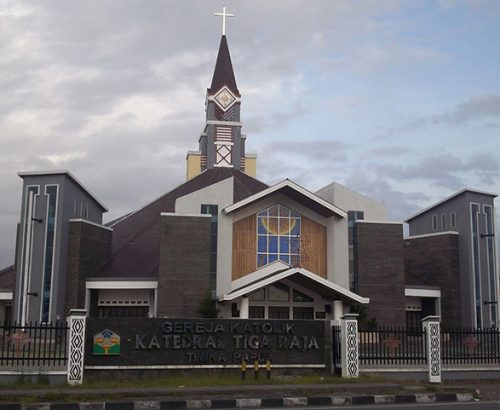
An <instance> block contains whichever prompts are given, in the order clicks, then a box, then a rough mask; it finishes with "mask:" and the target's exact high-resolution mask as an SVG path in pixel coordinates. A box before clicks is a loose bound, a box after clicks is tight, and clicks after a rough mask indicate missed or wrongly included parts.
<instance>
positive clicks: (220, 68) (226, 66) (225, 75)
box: [208, 36, 240, 97]
mask: <svg viewBox="0 0 500 410" xmlns="http://www.w3.org/2000/svg"><path fill="white" fill-rule="evenodd" d="M223 86H226V87H227V88H229V89H230V90H231V91H232V92H233V93H234V94H235V95H237V96H238V97H240V92H239V91H238V87H237V86H236V79H235V78H234V72H233V65H232V64H231V56H230V55H229V47H228V46H227V39H226V36H222V37H221V39H220V45H219V54H218V55H217V62H216V63H215V70H214V76H213V78H212V85H211V86H210V88H209V89H208V92H209V94H213V93H216V92H217V91H219V90H220V89H221V88H222V87H223Z"/></svg>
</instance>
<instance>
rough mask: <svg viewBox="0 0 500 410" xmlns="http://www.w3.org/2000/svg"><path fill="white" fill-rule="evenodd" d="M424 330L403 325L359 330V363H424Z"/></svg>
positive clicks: (385, 364) (399, 364)
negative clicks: (407, 327)
mask: <svg viewBox="0 0 500 410" xmlns="http://www.w3.org/2000/svg"><path fill="white" fill-rule="evenodd" d="M424 337H425V334H424V331H423V330H421V331H415V329H410V330H408V329H406V328H404V327H379V328H377V329H376V330H363V329H362V330H360V331H359V360H360V364H361V365H384V366H387V365H389V366H390V365H398V366H402V365H425V363H426V348H425V343H424V341H425V338H424Z"/></svg>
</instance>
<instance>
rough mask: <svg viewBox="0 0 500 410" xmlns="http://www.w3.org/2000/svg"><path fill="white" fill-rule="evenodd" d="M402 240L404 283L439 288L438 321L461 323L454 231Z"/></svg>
mask: <svg viewBox="0 0 500 410" xmlns="http://www.w3.org/2000/svg"><path fill="white" fill-rule="evenodd" d="M404 243H405V248H404V251H405V276H406V285H409V286H411V285H415V286H435V287H439V288H440V289H441V323H442V324H443V325H444V326H448V327H460V326H461V310H462V304H461V297H460V271H459V253H458V234H452V233H444V234H437V235H430V236H423V237H417V238H411V237H410V238H408V239H406V240H405V241H404Z"/></svg>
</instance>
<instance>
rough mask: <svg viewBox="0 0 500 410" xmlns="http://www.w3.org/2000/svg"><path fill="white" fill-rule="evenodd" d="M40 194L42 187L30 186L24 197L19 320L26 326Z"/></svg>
mask: <svg viewBox="0 0 500 410" xmlns="http://www.w3.org/2000/svg"><path fill="white" fill-rule="evenodd" d="M39 193H40V187H39V186H38V185H37V186H28V187H27V188H26V194H25V197H24V222H23V234H22V235H23V239H22V241H23V243H22V254H21V258H22V260H21V281H20V283H21V286H20V287H19V309H18V310H17V311H18V320H19V321H20V322H21V323H22V325H23V326H24V323H25V320H26V315H27V313H28V309H27V307H28V303H29V299H28V300H26V296H27V293H28V292H29V289H28V286H29V283H30V270H31V255H32V247H33V224H34V221H33V218H34V216H35V202H36V201H35V197H37V196H38V195H39Z"/></svg>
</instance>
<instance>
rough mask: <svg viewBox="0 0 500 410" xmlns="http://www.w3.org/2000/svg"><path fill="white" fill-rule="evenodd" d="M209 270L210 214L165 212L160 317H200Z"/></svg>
mask: <svg viewBox="0 0 500 410" xmlns="http://www.w3.org/2000/svg"><path fill="white" fill-rule="evenodd" d="M209 272H210V216H209V215H207V216H202V215H200V216H182V215H175V214H162V215H161V218H160V266H159V278H158V317H199V314H198V312H197V310H198V308H199V307H200V304H201V302H202V301H203V300H204V299H205V298H206V297H207V295H208V294H209Z"/></svg>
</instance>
